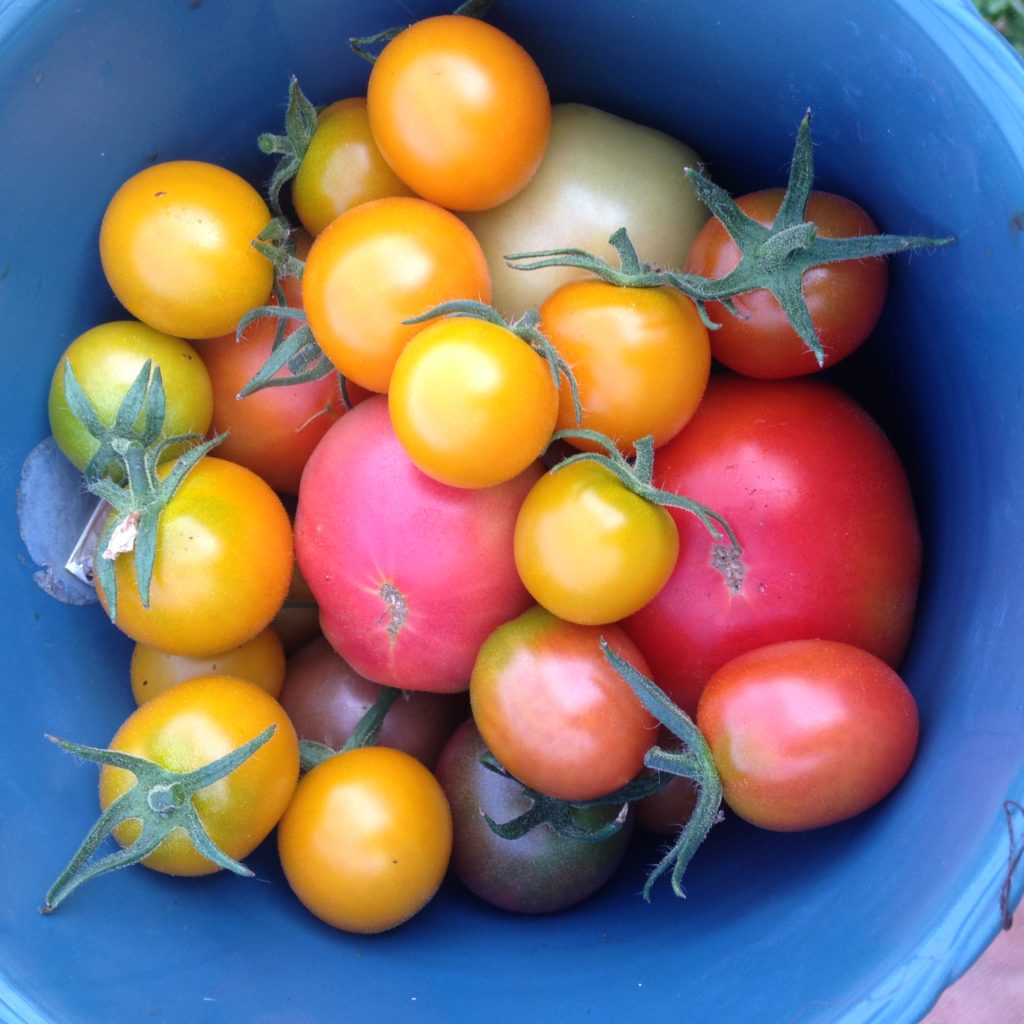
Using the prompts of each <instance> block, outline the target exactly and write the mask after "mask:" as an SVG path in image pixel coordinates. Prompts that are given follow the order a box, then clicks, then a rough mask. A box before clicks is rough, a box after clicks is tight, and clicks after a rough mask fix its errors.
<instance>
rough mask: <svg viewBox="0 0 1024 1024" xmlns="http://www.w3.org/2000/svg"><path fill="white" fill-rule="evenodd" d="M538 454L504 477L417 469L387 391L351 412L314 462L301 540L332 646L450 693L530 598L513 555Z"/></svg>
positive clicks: (399, 680) (391, 675)
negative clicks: (475, 483)
mask: <svg viewBox="0 0 1024 1024" xmlns="http://www.w3.org/2000/svg"><path fill="white" fill-rule="evenodd" d="M541 472H542V469H541V466H540V464H539V463H535V464H533V465H532V466H530V467H529V468H527V469H526V470H525V471H524V472H523V473H521V474H520V475H519V476H517V477H514V478H513V479H512V480H509V481H508V482H507V483H504V484H500V485H498V486H496V487H484V488H475V489H463V488H457V487H449V486H447V485H445V484H441V483H438V482H437V481H435V480H432V479H431V478H430V477H428V476H426V474H424V473H422V472H420V470H418V469H417V468H416V467H415V466H414V465H413V463H412V462H411V461H410V459H409V457H408V456H407V455H406V453H405V451H404V450H403V448H402V446H401V444H400V443H399V441H398V439H397V437H396V436H395V432H394V429H393V428H392V425H391V420H390V417H389V415H388V406H387V399H386V398H384V397H383V396H380V397H378V396H374V397H371V398H369V399H367V400H366V401H365V402H363V403H362V404H361V405H358V406H356V408H355V409H353V410H352V411H351V412H349V413H346V414H345V415H344V416H343V417H342V418H341V419H340V420H339V421H338V422H337V423H336V424H335V425H334V426H333V427H332V428H331V429H330V430H329V431H328V432H327V433H326V434H325V435H324V438H323V440H322V441H321V442H320V444H319V445H318V446H317V448H316V450H315V451H314V452H313V454H312V456H311V457H310V460H309V462H308V463H307V464H306V470H305V472H304V473H303V477H302V484H301V486H300V488H299V504H298V509H297V512H296V518H295V545H296V555H297V558H298V561H299V566H300V568H301V570H302V573H303V575H304V576H305V578H306V581H307V582H308V584H309V587H310V589H311V590H312V592H313V596H314V598H315V599H316V601H317V603H318V604H319V606H320V621H321V625H322V627H323V632H324V635H325V636H326V637H327V639H328V640H329V641H330V643H331V646H333V647H334V649H335V650H336V651H337V652H338V653H339V654H340V655H341V656H342V657H343V658H344V659H345V660H346V661H347V662H348V663H349V664H350V665H351V666H352V668H353V669H355V671H356V672H358V673H359V674H360V675H362V676H365V677H366V678H368V679H371V680H372V681H374V682H377V683H384V684H387V685H390V686H397V687H399V688H401V689H409V690H433V691H436V692H454V691H457V690H464V689H465V688H466V686H467V685H468V683H469V676H470V672H471V670H472V668H473V659H474V657H475V656H476V652H477V650H478V648H479V647H480V644H482V643H483V641H484V639H485V638H486V637H487V636H488V634H489V633H490V632H491V631H492V630H493V629H495V628H496V627H497V626H499V625H500V624H501V623H502V622H505V621H507V620H508V619H510V618H514V617H515V616H516V615H518V614H519V613H520V612H521V611H523V610H524V609H525V608H527V607H528V606H529V605H530V603H531V602H530V597H529V595H528V594H527V592H526V590H525V588H524V587H523V584H522V582H521V581H520V579H519V574H518V573H517V572H516V567H515V561H514V558H513V554H512V534H513V530H514V528H515V520H516V515H517V514H518V511H519V506H520V505H521V504H522V502H523V499H524V498H525V497H526V492H527V491H528V490H529V488H530V487H531V485H532V484H533V482H534V481H535V480H537V478H538V477H539V476H540V475H541Z"/></svg>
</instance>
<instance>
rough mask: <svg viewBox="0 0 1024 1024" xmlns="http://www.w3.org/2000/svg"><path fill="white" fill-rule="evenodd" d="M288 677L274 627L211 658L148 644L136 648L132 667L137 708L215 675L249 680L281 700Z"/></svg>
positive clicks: (133, 653)
mask: <svg viewBox="0 0 1024 1024" xmlns="http://www.w3.org/2000/svg"><path fill="white" fill-rule="evenodd" d="M284 673H285V657H284V648H283V647H282V646H281V641H280V639H279V638H278V635H277V633H275V632H274V630H273V629H272V628H271V627H270V626H268V627H267V628H266V629H265V630H263V632H262V633H257V634H256V636H254V637H253V638H252V639H251V640H248V641H246V642H245V643H244V644H242V645H241V646H240V647H234V648H232V649H231V650H230V651H224V652H223V653H222V654H215V655H213V656H212V657H209V658H189V657H186V656H185V655H182V654H168V653H167V652H166V651H159V650H157V649H156V648H155V647H150V646H149V645H148V644H136V645H135V649H134V650H133V651H132V660H131V665H130V676H131V682H132V696H134V697H135V703H136V704H145V703H146V701H149V700H152V699H153V698H154V697H156V696H157V695H158V694H161V693H163V692H164V691H165V690H169V689H170V688H171V687H172V686H177V685H179V684H180V683H184V682H186V681H187V680H189V679H194V678H195V677H196V676H211V675H224V676H237V677H238V678H239V679H248V680H249V682H250V683H255V684H256V685H257V686H258V687H259V688H260V689H261V690H266V691H267V693H269V694H270V696H271V697H278V696H280V693H281V687H282V686H283V685H284Z"/></svg>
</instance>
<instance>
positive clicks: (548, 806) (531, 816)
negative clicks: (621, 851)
mask: <svg viewBox="0 0 1024 1024" xmlns="http://www.w3.org/2000/svg"><path fill="white" fill-rule="evenodd" d="M480 763H481V764H482V765H483V766H484V767H485V768H487V769H488V770H489V771H492V772H494V773H495V774H496V775H500V776H502V777H503V778H506V779H509V780H511V781H513V782H516V783H518V784H519V785H520V786H521V787H522V791H523V795H524V796H525V797H526V798H527V799H528V800H529V801H530V807H529V808H528V809H527V810H525V811H524V812H523V813H522V814H520V815H518V816H517V817H515V818H512V819H511V820H510V821H505V822H500V823H499V822H497V821H495V820H494V819H493V818H492V817H491V816H490V815H489V814H486V813H484V820H485V821H486V822H487V827H488V828H489V829H490V830H491V831H492V832H493V833H494V834H495V835H496V836H500V837H501V838H502V839H509V840H515V839H521V838H522V837H523V836H525V835H526V834H527V833H528V832H530V831H531V830H532V829H535V828H537V827H538V826H540V825H548V826H549V827H550V828H551V829H553V830H554V831H555V832H556V833H558V835H560V836H564V837H565V838H566V839H578V840H579V841H580V842H585V843H600V842H603V841H604V840H606V839H609V838H611V837H612V836H613V835H615V833H616V832H618V831H619V830H620V829H621V828H622V826H623V825H624V824H625V823H626V820H627V817H628V812H629V805H630V804H631V803H632V802H633V801H635V800H642V799H644V797H648V796H651V795H652V794H653V793H657V792H658V790H660V789H661V788H662V787H663V786H665V785H666V784H667V783H668V781H669V779H668V776H663V775H660V774H643V775H640V776H638V777H637V778H636V779H634V780H633V781H632V782H628V783H627V784H626V785H625V786H622V787H621V788H619V789H617V790H615V792H614V793H608V794H607V795H605V796H600V797H596V798H594V799H592V800H559V799H558V798H557V797H552V796H547V795H545V794H544V793H538V792H537V791H536V790H535V789H530V787H529V786H525V785H523V784H522V783H520V782H519V780H518V779H516V777H515V776H514V775H512V774H511V773H510V772H508V771H506V770H505V769H504V768H503V767H502V766H501V764H500V763H499V762H498V760H497V758H495V756H494V755H493V754H491V753H490V751H488V752H487V753H486V754H484V756H483V757H481V759H480ZM609 806H611V807H614V806H618V807H619V808H620V810H619V813H618V814H616V815H615V816H614V817H613V818H611V819H610V820H608V821H605V822H604V823H603V824H600V823H598V822H596V821H594V822H592V823H590V824H588V825H583V824H580V818H579V816H578V814H577V813H576V812H578V811H582V810H585V809H587V808H590V807H609Z"/></svg>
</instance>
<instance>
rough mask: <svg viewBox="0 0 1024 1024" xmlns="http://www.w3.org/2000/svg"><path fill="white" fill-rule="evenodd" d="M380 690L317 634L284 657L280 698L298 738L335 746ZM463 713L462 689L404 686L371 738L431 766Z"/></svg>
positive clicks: (466, 706)
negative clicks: (430, 689)
mask: <svg viewBox="0 0 1024 1024" xmlns="http://www.w3.org/2000/svg"><path fill="white" fill-rule="evenodd" d="M380 691H381V687H380V684H379V683H372V682H370V680H369V679H364V678H363V677H362V676H361V675H359V673H358V672H355V671H354V670H353V669H352V667H351V666H350V665H349V664H348V663H347V662H346V661H345V659H344V658H342V657H341V656H340V655H339V654H338V653H337V652H336V651H335V650H334V648H333V647H331V645H330V644H329V643H328V642H327V640H326V639H325V638H324V637H318V638H317V639H315V640H312V641H310V643H308V644H307V645H306V646H305V647H303V648H302V649H301V650H298V651H296V652H295V653H294V654H293V655H292V656H291V657H290V658H289V659H288V667H287V671H286V673H285V679H284V688H283V689H282V691H281V696H280V700H281V706H282V707H283V708H284V709H285V711H287V712H288V717H289V718H290V719H291V720H292V722H293V723H294V725H295V728H296V730H297V731H298V734H299V736H300V738H302V739H304V740H313V741H314V742H316V743H325V744H327V746H329V747H332V748H334V749H335V750H339V749H340V748H341V747H342V745H343V744H344V743H345V741H346V740H347V739H348V738H349V736H350V735H351V734H352V730H353V729H355V727H356V726H357V725H358V724H359V722H360V720H361V719H362V718H363V716H364V715H365V714H366V712H367V711H369V710H370V708H371V707H372V706H373V703H374V701H376V699H377V698H378V697H379V696H380ZM468 714H469V700H468V698H467V697H466V694H465V693H427V692H425V691H422V690H420V691H413V690H405V691H403V692H402V695H401V696H400V697H399V698H398V700H397V701H395V703H394V704H393V705H392V706H391V709H390V710H389V711H388V713H387V715H386V716H385V718H384V725H383V727H382V728H381V731H380V736H379V737H378V738H377V740H376V741H375V744H376V746H380V747H394V748H395V749H396V750H404V751H405V752H406V753H407V754H411V755H412V756H413V757H415V758H416V760H417V761H422V762H423V764H424V765H426V766H427V767H428V768H433V766H434V762H435V761H436V760H437V757H438V754H440V753H441V748H442V747H443V746H444V745H445V743H446V742H447V740H448V737H449V736H450V735H451V734H452V732H453V730H454V729H455V727H456V726H457V725H458V724H459V723H460V722H462V721H463V720H464V719H465V718H466V716H467V715H468Z"/></svg>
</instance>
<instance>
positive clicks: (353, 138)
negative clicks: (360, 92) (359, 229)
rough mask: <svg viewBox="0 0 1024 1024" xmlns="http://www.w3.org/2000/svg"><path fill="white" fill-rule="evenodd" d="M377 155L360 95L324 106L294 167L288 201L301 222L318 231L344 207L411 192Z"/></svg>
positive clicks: (378, 149)
mask: <svg viewBox="0 0 1024 1024" xmlns="http://www.w3.org/2000/svg"><path fill="white" fill-rule="evenodd" d="M411 194H412V190H411V189H410V188H409V187H408V185H406V184H405V183H404V182H403V181H402V180H401V179H400V178H399V177H398V175H397V174H395V172H394V171H393V170H391V168H390V166H389V165H388V163H387V161H386V160H385V159H384V157H383V156H381V152H380V148H379V147H378V146H377V143H376V142H375V141H374V138H373V133H372V132H371V131H370V118H369V115H368V114H367V111H366V97H365V96H351V97H348V98H347V99H343V100H337V101H336V102H334V103H332V104H330V105H329V106H327V107H324V109H323V110H321V111H320V113H319V115H318V116H317V127H316V131H315V132H314V133H313V138H312V139H311V140H310V142H309V148H308V149H307V150H306V153H305V156H303V158H302V163H301V164H300V165H299V169H298V172H297V173H296V175H295V177H294V179H293V180H292V203H293V204H294V206H295V212H296V213H297V214H298V216H299V220H300V221H301V222H302V226H303V227H304V228H305V229H306V230H307V231H308V232H309V233H310V234H311V235H318V234H320V232H321V231H323V229H324V228H325V227H327V225H328V224H330V222H331V221H332V220H334V218H335V217H338V216H340V215H341V214H343V213H344V212H345V211H346V210H350V209H352V207H353V206H358V205H359V204H360V203H368V202H369V201H370V200H371V199H383V198H385V197H386V196H406V195H411Z"/></svg>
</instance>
